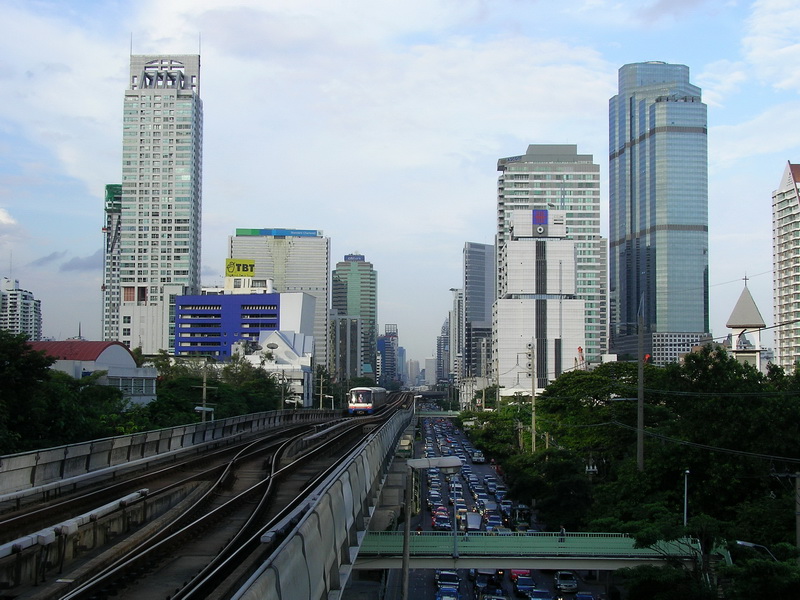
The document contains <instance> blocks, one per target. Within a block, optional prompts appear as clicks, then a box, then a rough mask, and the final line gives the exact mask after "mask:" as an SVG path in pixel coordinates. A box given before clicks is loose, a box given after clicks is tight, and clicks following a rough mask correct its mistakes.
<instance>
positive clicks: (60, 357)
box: [29, 340, 158, 404]
mask: <svg viewBox="0 0 800 600" xmlns="http://www.w3.org/2000/svg"><path fill="white" fill-rule="evenodd" d="M29 344H30V346H31V347H32V348H33V349H34V350H36V351H40V352H44V353H45V354H46V355H47V356H52V357H53V358H55V359H56V362H55V363H53V365H52V366H51V367H50V368H51V369H53V370H56V371H61V372H62V373H66V374H67V375H70V376H72V377H74V378H76V379H80V378H82V377H88V376H89V375H92V374H93V373H96V372H97V371H105V375H103V376H102V377H100V378H99V380H98V383H99V384H100V385H108V386H111V387H114V388H117V389H119V390H120V391H122V395H123V397H124V398H125V399H126V400H129V401H130V402H131V403H133V404H147V403H148V402H152V401H153V400H155V399H156V377H157V375H158V372H157V371H156V369H155V368H153V367H138V366H137V365H136V359H135V358H134V356H133V354H132V353H131V351H130V350H129V349H128V347H127V346H125V345H124V344H122V343H120V342H92V341H86V340H66V341H62V342H29Z"/></svg>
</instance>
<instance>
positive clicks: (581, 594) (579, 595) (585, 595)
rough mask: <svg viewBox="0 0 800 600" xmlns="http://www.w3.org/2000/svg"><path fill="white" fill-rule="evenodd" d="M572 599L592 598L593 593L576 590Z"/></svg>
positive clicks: (587, 599) (591, 599)
mask: <svg viewBox="0 0 800 600" xmlns="http://www.w3.org/2000/svg"><path fill="white" fill-rule="evenodd" d="M573 600H594V594H593V593H592V592H578V593H577V594H575V596H574V597H573Z"/></svg>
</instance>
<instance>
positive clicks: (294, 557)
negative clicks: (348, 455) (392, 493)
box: [233, 410, 412, 600]
mask: <svg viewBox="0 0 800 600" xmlns="http://www.w3.org/2000/svg"><path fill="white" fill-rule="evenodd" d="M411 418H412V412H411V411H410V410H401V411H398V412H397V413H396V414H395V416H394V417H392V418H391V419H390V420H389V421H388V422H387V424H386V425H385V426H383V427H381V428H380V429H377V430H376V431H375V432H373V434H372V435H371V436H369V437H368V439H367V441H366V442H365V443H364V445H363V446H362V447H361V448H360V449H358V450H357V451H356V452H354V453H353V455H352V459H351V460H350V461H349V462H348V463H347V464H346V465H344V466H343V467H342V468H341V469H340V470H339V471H338V472H337V473H336V474H335V475H333V476H331V477H330V478H329V479H328V480H327V481H326V482H325V483H323V484H322V485H321V486H319V488H318V489H317V490H315V491H314V492H313V493H312V494H311V501H310V502H309V503H308V504H306V505H305V506H304V507H302V508H301V509H299V510H298V511H297V513H296V514H294V515H291V516H290V517H287V519H286V520H285V522H284V523H283V524H280V525H279V526H278V527H276V528H275V530H276V531H275V532H274V533H267V534H265V535H264V536H263V537H262V541H264V542H265V543H269V542H271V541H272V539H273V537H275V536H276V535H278V533H279V530H280V533H281V534H283V530H284V529H288V528H293V532H292V533H291V534H290V535H289V536H288V537H286V538H285V539H284V540H283V542H282V543H281V544H280V545H279V546H278V547H277V548H276V549H275V551H274V552H273V553H272V555H271V557H270V558H269V559H268V560H267V561H265V562H264V564H263V565H262V566H261V568H260V569H259V570H258V571H257V572H256V573H254V574H253V575H252V576H251V577H250V578H249V579H248V581H247V582H246V583H245V584H244V585H243V586H242V588H241V589H240V590H239V592H238V593H237V594H236V595H235V596H233V598H235V599H237V600H239V599H240V600H256V599H258V600H264V599H276V600H277V599H279V600H307V599H308V598H328V599H329V600H335V599H338V598H340V597H341V594H342V590H343V589H344V587H345V585H346V583H347V580H348V579H349V577H350V572H351V570H352V568H353V564H354V562H355V560H356V556H357V555H358V550H359V546H360V545H361V542H362V541H363V539H364V536H365V534H366V530H367V527H368V525H369V522H370V519H371V518H372V516H373V514H374V511H375V506H376V503H377V502H378V499H379V496H380V494H381V490H382V488H383V485H384V483H385V482H386V479H387V476H388V473H389V467H390V464H391V460H392V457H393V456H394V453H395V449H396V448H397V445H398V440H399V438H400V436H401V434H402V433H403V431H404V430H405V429H406V427H407V426H408V424H409V423H410V421H411Z"/></svg>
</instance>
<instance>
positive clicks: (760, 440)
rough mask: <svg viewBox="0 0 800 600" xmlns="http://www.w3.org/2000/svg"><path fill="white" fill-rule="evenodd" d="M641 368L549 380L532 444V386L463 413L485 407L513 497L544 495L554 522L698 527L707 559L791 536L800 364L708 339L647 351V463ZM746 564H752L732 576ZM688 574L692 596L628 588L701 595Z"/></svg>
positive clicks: (485, 433)
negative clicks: (735, 352) (665, 354)
mask: <svg viewBox="0 0 800 600" xmlns="http://www.w3.org/2000/svg"><path fill="white" fill-rule="evenodd" d="M637 368H638V365H636V364H635V363H606V364H602V365H599V366H598V367H597V368H595V369H593V370H591V371H577V370H576V371H570V372H567V373H564V374H563V375H561V376H560V377H559V378H558V379H557V380H555V381H554V382H552V383H551V384H550V385H549V386H548V387H547V388H546V390H545V391H544V392H543V393H542V394H541V395H539V396H537V398H536V433H537V451H536V452H535V453H531V442H530V437H531V433H530V426H529V424H530V422H531V402H530V398H529V397H525V398H523V399H522V401H521V402H520V401H519V400H515V399H511V400H506V399H503V400H501V401H500V403H499V405H498V407H497V409H496V410H495V411H494V412H492V413H466V414H463V415H462V418H463V419H465V420H466V419H467V418H468V419H470V420H474V421H476V424H477V427H476V428H475V430H473V432H472V433H471V434H472V436H473V438H474V440H475V442H476V444H477V445H478V446H479V447H481V448H483V449H484V450H485V451H486V452H487V453H488V454H489V455H490V456H493V457H496V458H497V460H498V461H499V462H500V463H501V465H502V468H503V470H504V471H505V473H506V477H507V479H508V481H509V487H510V491H511V495H512V497H515V498H516V499H518V500H519V501H522V502H525V503H530V502H532V501H533V502H535V503H536V508H537V510H538V514H539V517H540V519H541V521H543V522H544V523H545V524H546V525H548V526H550V527H551V528H553V527H555V528H557V527H558V525H559V524H560V523H566V524H567V526H568V527H569V528H572V529H574V530H580V529H583V530H593V531H621V532H628V533H630V534H632V535H633V536H634V537H635V538H636V539H637V541H638V543H641V544H651V543H653V542H655V541H657V540H669V539H677V538H680V537H683V536H685V535H690V536H692V537H696V538H698V539H699V540H700V541H701V544H702V547H703V549H704V554H705V555H706V556H705V559H707V558H708V553H709V552H710V551H711V550H712V549H713V548H714V547H717V546H719V545H721V544H727V545H728V546H729V547H730V549H731V552H732V554H733V556H734V558H739V559H745V561H746V559H747V558H748V557H749V555H748V554H747V553H743V552H742V548H741V547H736V545H735V543H733V542H734V541H735V540H748V541H750V542H753V543H756V544H760V545H764V546H766V547H770V546H775V545H778V544H781V543H785V544H790V545H794V543H795V541H796V540H795V511H796V510H797V508H798V504H797V503H798V500H797V498H796V495H795V473H796V472H797V471H800V446H799V445H798V443H797V440H798V439H800V435H799V434H800V376H798V375H797V374H793V375H791V376H787V375H786V374H785V373H783V371H782V370H781V369H779V368H776V367H771V368H770V370H769V371H768V372H767V373H766V374H763V373H760V372H759V371H758V370H756V369H754V368H753V367H752V366H750V365H746V364H742V363H739V362H738V361H737V360H736V359H735V358H733V357H732V356H730V355H728V354H727V353H726V352H725V351H724V349H720V348H718V347H714V346H711V345H709V346H706V347H704V348H703V349H702V350H701V351H699V352H697V353H693V354H689V355H687V356H686V358H685V360H684V362H683V363H681V364H672V365H669V366H667V367H663V368H661V367H656V366H654V365H645V366H644V387H645V444H644V464H645V468H644V471H639V469H638V466H637V460H636V437H637V436H636V434H637V429H636V427H637V402H636V396H637V383H638V379H637V378H638V375H637ZM687 471H688V473H687ZM685 491H687V492H688V493H686V494H685ZM684 497H686V499H687V500H688V503H687V525H686V527H684V525H683V518H684ZM731 546H732V547H731ZM749 552H750V553H752V550H749ZM789 554H790V555H789V556H788V557H787V560H789V559H792V558H793V555H792V554H791V553H789ZM703 566H704V568H708V565H707V564H704V565H703ZM786 569H787V571H786V573H785V576H784V575H781V582H782V583H780V584H779V585H778V587H777V588H776V589H784V588H782V587H781V585H783V584H786V583H787V582H790V581H796V578H797V577H798V576H800V570H798V568H797V565H796V564H794V563H791V564H787V566H786ZM780 572H781V573H782V571H780ZM746 574H747V570H746V569H744V568H743V570H741V569H740V570H734V571H732V575H731V576H732V577H734V578H735V577H738V578H740V579H741V578H745V577H746ZM640 575H641V574H639V575H635V574H632V575H631V576H632V577H639V576H640ZM663 575H664V574H663V573H661V574H660V575H659V577H661V576H663ZM668 576H669V575H668ZM687 576H688V577H689V579H687V580H685V581H683V579H682V580H681V581H682V583H681V585H680V586H677V583H676V586H677V587H676V589H677V588H678V587H679V588H680V589H682V590H684V592H685V593H684V595H682V596H681V595H672V596H663V595H657V596H648V594H650V593H651V590H650V588H649V587H648V586H647V585H645V584H642V585H641V586H639V588H638V589H640V590H642V591H641V595H638V596H637V595H633V593H632V595H631V596H630V597H631V598H634V597H642V598H644V597H659V598H662V597H663V598H666V597H671V598H678V597H680V598H703V597H705V596H703V594H704V593H705V592H704V591H703V586H702V585H699V584H698V582H697V581H696V580H695V579H692V578H691V576H689V575H688V574H686V573H683V574H682V575H681V578H684V577H687ZM645 579H646V577H645ZM637 581H638V580H637ZM743 589H744V588H743ZM795 589H796V588H795ZM691 590H695V591H691ZM697 590H700V591H697ZM690 592H691V593H690ZM695 592H696V593H695ZM742 597H744V596H742Z"/></svg>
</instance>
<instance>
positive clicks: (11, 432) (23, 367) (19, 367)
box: [0, 329, 55, 454]
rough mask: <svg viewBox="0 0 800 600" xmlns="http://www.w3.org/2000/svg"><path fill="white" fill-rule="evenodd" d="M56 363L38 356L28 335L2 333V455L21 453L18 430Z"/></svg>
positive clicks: (41, 355) (0, 375)
mask: <svg viewBox="0 0 800 600" xmlns="http://www.w3.org/2000/svg"><path fill="white" fill-rule="evenodd" d="M54 362H55V359H54V358H52V357H49V356H46V355H45V354H44V352H36V351H34V350H33V348H31V346H30V344H28V338H27V336H26V335H24V334H13V333H11V332H9V331H6V330H4V329H0V382H2V384H0V385H2V389H3V393H2V394H0V454H11V453H13V452H18V451H19V449H20V448H21V447H22V446H21V444H22V443H23V436H22V433H21V432H20V431H18V430H17V428H16V421H17V419H18V417H19V415H21V414H24V413H25V412H26V410H27V407H28V406H29V403H30V401H31V397H32V396H33V395H34V393H35V391H36V390H37V389H38V388H39V387H40V386H41V384H42V382H44V381H46V380H47V379H48V377H49V376H50V365H52V364H53V363H54Z"/></svg>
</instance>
